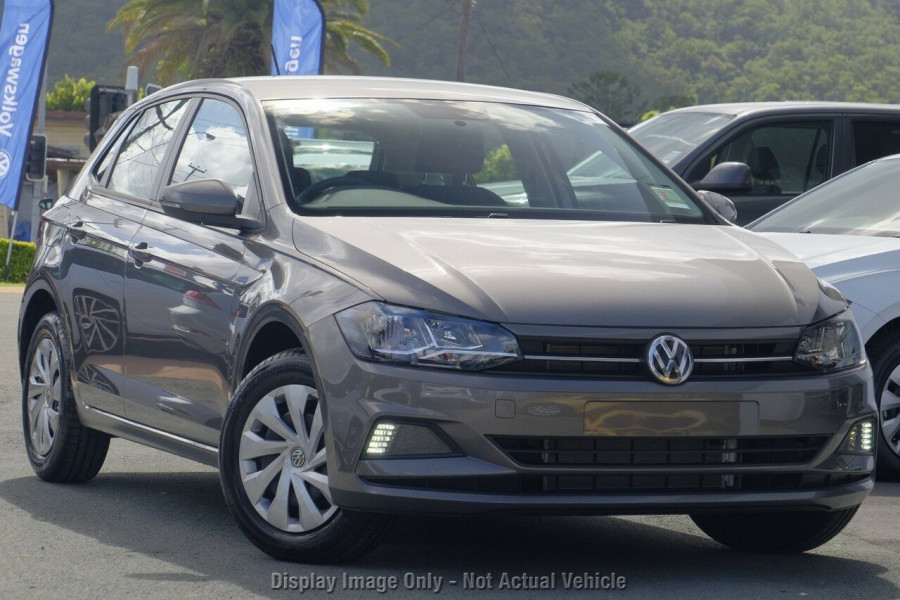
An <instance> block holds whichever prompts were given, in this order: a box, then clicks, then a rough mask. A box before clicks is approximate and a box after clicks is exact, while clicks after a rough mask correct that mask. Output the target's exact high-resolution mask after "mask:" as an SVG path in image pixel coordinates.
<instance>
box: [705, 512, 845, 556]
mask: <svg viewBox="0 0 900 600" xmlns="http://www.w3.org/2000/svg"><path fill="white" fill-rule="evenodd" d="M858 508H859V506H854V507H853V508H847V509H844V510H838V511H834V512H824V511H800V510H793V511H792V510H786V511H779V512H771V513H769V512H764V513H711V514H698V515H691V519H692V520H693V521H694V523H696V525H697V527H699V528H700V529H701V530H703V533H705V534H706V535H708V536H709V537H711V538H712V539H714V540H716V541H717V542H719V543H720V544H724V545H726V546H728V547H730V548H734V549H735V550H743V551H746V552H759V553H764V554H792V553H796V552H806V551H807V550H812V549H813V548H817V547H819V546H821V545H822V544H824V543H825V542H827V541H828V540H830V539H831V538H833V537H834V536H836V535H837V534H838V533H840V531H841V530H842V529H843V528H844V527H845V526H846V525H847V523H849V522H850V519H852V518H853V515H855V514H856V510H857V509H858Z"/></svg>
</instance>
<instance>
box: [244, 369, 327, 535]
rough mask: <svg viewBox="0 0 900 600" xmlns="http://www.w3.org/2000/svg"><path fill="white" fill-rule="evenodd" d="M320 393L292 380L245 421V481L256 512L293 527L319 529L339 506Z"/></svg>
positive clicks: (293, 529) (287, 528)
mask: <svg viewBox="0 0 900 600" xmlns="http://www.w3.org/2000/svg"><path fill="white" fill-rule="evenodd" d="M326 458H327V455H326V450H325V430H324V427H323V424H322V407H321V404H320V402H319V397H318V393H317V392H316V390H315V389H314V388H311V387H309V386H305V385H288V386H284V387H280V388H277V389H275V390H273V391H272V392H270V393H268V394H266V395H265V396H263V397H262V398H261V399H260V400H259V402H257V403H256V406H254V407H253V410H252V411H251V412H250V416H249V417H248V418H247V421H246V422H245V423H244V428H243V431H242V433H241V441H240V445H239V448H238V460H239V461H240V475H241V484H242V485H243V488H244V492H245V493H246V494H247V498H248V499H249V500H250V503H251V504H253V507H254V508H255V509H256V512H257V513H259V515H260V516H261V517H262V518H263V519H265V520H266V522H268V523H269V524H270V525H272V526H274V527H277V528H278V529H281V530H282V531H289V532H292V533H296V532H305V531H311V530H313V529H316V528H318V527H320V526H322V525H323V524H325V523H326V522H327V521H328V520H329V519H331V517H332V516H334V514H335V513H336V512H337V507H336V506H335V505H334V504H333V503H332V500H331V491H330V490H329V489H328V471H327V461H326Z"/></svg>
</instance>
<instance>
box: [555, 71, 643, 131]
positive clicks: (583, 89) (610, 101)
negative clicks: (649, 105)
mask: <svg viewBox="0 0 900 600" xmlns="http://www.w3.org/2000/svg"><path fill="white" fill-rule="evenodd" d="M569 94H570V95H571V96H572V97H574V98H576V99H578V100H581V101H582V102H584V103H585V104H588V105H590V106H593V107H594V108H596V109H597V110H599V111H600V112H602V113H603V114H605V115H606V116H607V117H609V118H610V119H612V120H613V121H616V122H617V123H633V122H635V120H637V118H638V116H639V115H640V114H641V113H642V112H643V111H644V103H643V102H641V101H640V97H641V88H640V87H638V86H637V85H635V84H633V83H631V82H630V81H628V78H627V77H625V76H624V75H622V74H621V73H618V72H616V71H609V70H606V69H604V70H601V71H596V72H594V73H591V74H590V76H588V78H587V79H586V80H582V81H576V82H575V83H573V84H572V85H571V86H569Z"/></svg>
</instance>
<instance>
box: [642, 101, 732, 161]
mask: <svg viewBox="0 0 900 600" xmlns="http://www.w3.org/2000/svg"><path fill="white" fill-rule="evenodd" d="M732 119H734V115H724V114H722V113H703V112H692V111H685V112H667V113H663V114H661V115H657V116H655V117H653V118H652V119H649V120H647V121H644V122H643V123H638V124H637V125H635V126H634V127H632V128H631V129H629V130H628V133H629V134H630V135H631V137H633V138H634V139H636V140H637V141H638V142H640V143H641V145H643V146H644V147H645V148H646V149H647V150H649V151H650V153H651V154H653V155H654V156H657V157H659V159H660V160H661V161H662V162H664V163H665V164H666V165H670V166H671V165H672V164H674V163H675V161H677V160H678V159H679V158H681V157H682V156H684V155H685V154H687V153H688V152H690V151H691V150H693V149H694V148H696V147H697V146H699V145H700V144H702V143H703V142H704V141H705V140H706V139H708V138H709V137H710V136H711V135H713V134H714V133H715V132H717V131H719V130H720V129H722V127H724V126H725V125H726V124H727V123H728V122H729V121H731V120H732Z"/></svg>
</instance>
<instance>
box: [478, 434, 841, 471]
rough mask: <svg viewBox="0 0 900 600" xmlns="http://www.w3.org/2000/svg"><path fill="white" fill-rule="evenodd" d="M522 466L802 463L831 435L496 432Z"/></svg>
mask: <svg viewBox="0 0 900 600" xmlns="http://www.w3.org/2000/svg"><path fill="white" fill-rule="evenodd" d="M490 439H491V441H493V442H494V443H495V444H496V445H497V446H498V447H499V448H500V449H501V450H503V452H504V453H506V455H507V456H509V457H510V458H511V459H512V460H513V461H515V462H516V463H517V464H520V465H522V466H527V467H532V466H551V467H585V466H597V467H617V466H629V465H639V466H645V467H646V466H664V465H672V466H700V465H716V464H719V465H721V464H742V465H760V466H761V465H772V466H781V465H789V464H802V463H806V462H809V461H810V460H812V459H813V458H814V457H815V455H816V454H818V453H819V451H820V450H821V449H822V447H823V446H824V445H825V443H826V442H827V441H828V439H829V436H828V435H813V436H747V437H732V438H722V437H715V438H704V437H671V438H667V437H648V438H631V437H608V436H602V437H601V436H591V437H588V436H583V437H516V436H492V437H491V438H490Z"/></svg>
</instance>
